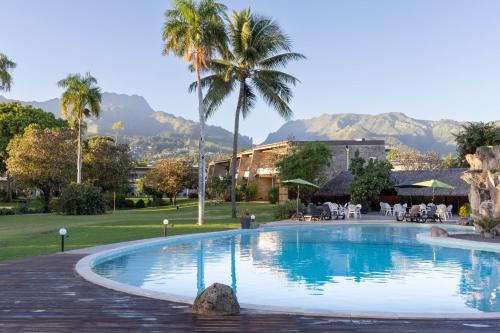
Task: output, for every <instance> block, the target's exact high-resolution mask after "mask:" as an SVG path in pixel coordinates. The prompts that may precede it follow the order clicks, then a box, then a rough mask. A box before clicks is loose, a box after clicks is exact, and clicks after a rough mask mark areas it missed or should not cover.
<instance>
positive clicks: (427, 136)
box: [264, 112, 499, 154]
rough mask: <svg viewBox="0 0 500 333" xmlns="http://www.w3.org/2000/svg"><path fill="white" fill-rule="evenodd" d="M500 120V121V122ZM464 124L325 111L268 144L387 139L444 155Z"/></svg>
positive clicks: (285, 127) (281, 131)
mask: <svg viewBox="0 0 500 333" xmlns="http://www.w3.org/2000/svg"><path fill="white" fill-rule="evenodd" d="M497 123H499V122H497ZM463 124H464V123H461V122H458V121H454V120H445V119H443V120H437V121H432V120H419V119H414V118H411V117H408V116H407V115H405V114H404V113H399V112H394V113H381V114H376V115H368V114H353V113H340V114H323V115H321V116H319V117H314V118H310V119H300V120H292V121H288V122H287V123H285V124H283V126H281V127H280V128H279V129H278V130H277V131H276V132H273V133H270V134H269V135H268V136H267V138H266V140H265V141H264V143H271V142H276V141H280V140H287V139H296V140H344V139H361V138H366V139H383V140H385V142H386V144H388V145H390V146H402V147H407V148H413V149H416V150H419V151H436V152H438V153H441V154H448V153H453V152H455V151H456V146H455V139H454V136H453V134H454V133H457V132H458V131H459V130H460V128H461V125H463Z"/></svg>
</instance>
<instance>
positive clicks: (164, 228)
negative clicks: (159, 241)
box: [163, 219, 168, 237]
mask: <svg viewBox="0 0 500 333" xmlns="http://www.w3.org/2000/svg"><path fill="white" fill-rule="evenodd" d="M167 227H168V220H167V219H164V220H163V237H167Z"/></svg>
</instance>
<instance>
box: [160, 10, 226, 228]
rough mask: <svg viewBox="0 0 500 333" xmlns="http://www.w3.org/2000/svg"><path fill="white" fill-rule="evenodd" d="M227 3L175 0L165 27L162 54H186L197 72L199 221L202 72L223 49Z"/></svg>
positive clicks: (202, 183) (202, 187)
mask: <svg viewBox="0 0 500 333" xmlns="http://www.w3.org/2000/svg"><path fill="white" fill-rule="evenodd" d="M225 10H226V6H224V5H223V4H221V3H218V2H215V1H213V0H201V1H199V2H194V1H193V0H174V1H173V9H169V10H167V12H166V13H165V16H166V21H165V24H164V26H163V36H162V37H163V41H165V48H164V49H163V53H164V54H165V55H168V54H169V53H173V54H174V55H176V56H179V57H183V58H184V59H185V60H186V61H188V62H189V63H190V65H191V69H192V70H193V71H194V72H195V74H196V82H197V83H198V85H197V87H198V88H197V93H198V115H199V121H200V143H199V163H198V224H199V225H202V224H203V221H204V217H205V105H204V103H203V92H202V86H201V84H200V80H201V73H202V71H204V70H206V69H207V67H208V64H209V59H211V58H212V54H213V52H214V51H215V50H216V49H217V48H219V49H223V48H224V45H225V43H226V40H227V37H226V31H225V26H224V21H223V19H222V16H223V15H224V11H225Z"/></svg>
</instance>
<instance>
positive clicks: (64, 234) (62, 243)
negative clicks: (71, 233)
mask: <svg viewBox="0 0 500 333" xmlns="http://www.w3.org/2000/svg"><path fill="white" fill-rule="evenodd" d="M67 233H68V231H67V230H66V229H65V228H61V229H59V235H60V236H61V252H64V237H65V236H66V234H67Z"/></svg>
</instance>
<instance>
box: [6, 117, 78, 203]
mask: <svg viewBox="0 0 500 333" xmlns="http://www.w3.org/2000/svg"><path fill="white" fill-rule="evenodd" d="M74 139H75V135H74V133H73V131H70V130H67V129H60V128H46V129H41V128H39V127H37V126H36V125H31V126H29V127H28V128H26V130H25V131H24V134H23V135H17V136H16V137H14V138H13V139H12V140H11V142H10V143H9V146H8V148H7V151H8V154H9V158H8V159H7V168H8V170H9V173H10V175H11V176H12V177H13V178H14V179H15V181H16V182H18V183H19V184H20V185H22V186H24V187H26V188H30V189H31V188H38V189H40V191H42V193H43V197H44V211H45V212H48V210H49V200H50V196H51V194H52V192H54V191H60V190H61V189H62V188H63V187H64V186H66V185H67V184H69V182H70V180H71V178H72V177H74V167H75V157H76V156H75V155H76V154H75V151H74V149H71V147H72V146H73V142H74Z"/></svg>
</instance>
